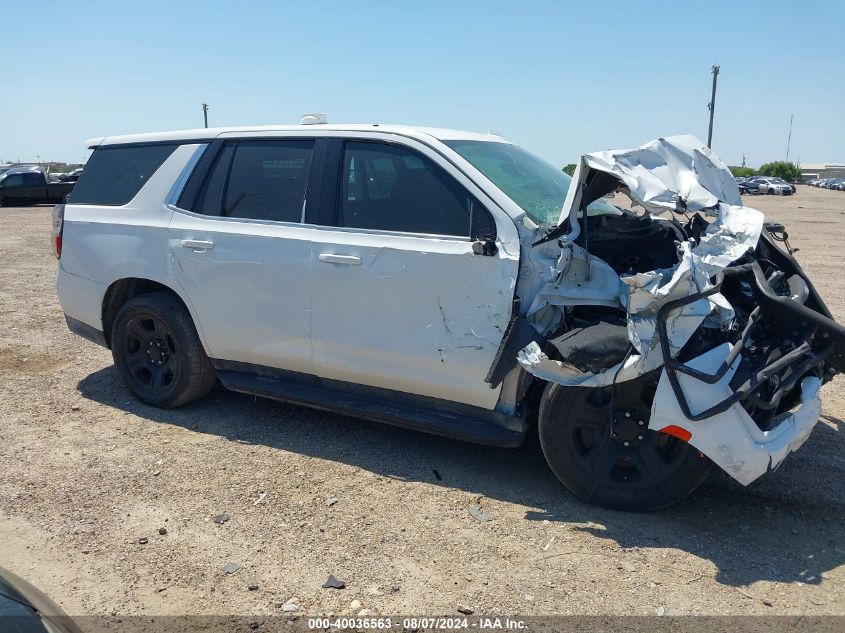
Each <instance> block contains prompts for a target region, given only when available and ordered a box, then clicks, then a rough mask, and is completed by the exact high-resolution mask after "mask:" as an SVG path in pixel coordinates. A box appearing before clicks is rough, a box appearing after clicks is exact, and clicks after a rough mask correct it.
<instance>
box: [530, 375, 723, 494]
mask: <svg viewBox="0 0 845 633" xmlns="http://www.w3.org/2000/svg"><path fill="white" fill-rule="evenodd" d="M656 386H657V376H656V375H654V374H652V375H649V376H644V377H641V378H638V379H635V380H629V381H625V382H622V383H618V384H616V385H614V386H610V387H603V388H586V387H563V386H561V385H556V384H549V385H547V387H546V391H545V392H544V394H543V399H542V402H541V404H540V415H539V421H538V427H539V433H540V444H541V446H542V448H543V453H544V454H545V456H546V460H547V461H548V463H549V466H550V467H551V469H552V471H553V472H554V473H555V475H556V476H557V477H558V479H560V481H561V482H562V483H563V484H564V485H565V486H566V487H567V488H569V489H570V490H571V491H572V492H574V493H575V494H576V495H578V496H579V497H581V498H582V499H585V500H587V501H590V502H593V503H598V504H599V505H603V506H606V507H611V508H618V509H624V510H653V509H656V508H660V507H663V506H667V505H671V504H673V503H676V502H677V501H680V500H681V499H682V498H684V497H685V496H687V495H688V494H689V493H690V492H692V491H693V490H694V489H695V488H696V487H698V485H699V484H701V482H702V481H704V479H705V478H706V476H707V473H708V471H709V468H710V462H709V460H707V459H706V458H705V457H704V456H703V455H701V454H700V453H699V451H698V450H696V449H695V448H694V447H693V446H691V445H690V444H687V443H686V442H685V441H683V440H681V439H679V438H678V437H675V436H673V435H669V434H667V433H661V432H658V431H653V430H650V429H649V428H648V423H649V418H650V416H651V404H652V402H653V400H654V394H655V390H656Z"/></svg>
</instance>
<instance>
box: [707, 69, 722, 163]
mask: <svg viewBox="0 0 845 633" xmlns="http://www.w3.org/2000/svg"><path fill="white" fill-rule="evenodd" d="M711 72H712V73H713V93H712V94H711V95H710V103H708V104H707V109H708V110H710V127H709V128H708V129H707V147H712V146H713V113H714V112H716V78H717V77H718V76H719V67H718V66H713V70H712V71H711Z"/></svg>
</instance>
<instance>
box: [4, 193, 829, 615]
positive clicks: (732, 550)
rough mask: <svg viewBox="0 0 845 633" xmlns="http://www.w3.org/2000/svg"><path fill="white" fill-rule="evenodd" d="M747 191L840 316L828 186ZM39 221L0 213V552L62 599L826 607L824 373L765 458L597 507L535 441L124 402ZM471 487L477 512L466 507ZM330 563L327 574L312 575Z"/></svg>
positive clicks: (396, 610)
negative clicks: (800, 431)
mask: <svg viewBox="0 0 845 633" xmlns="http://www.w3.org/2000/svg"><path fill="white" fill-rule="evenodd" d="M749 204H751V205H752V206H755V207H757V208H759V209H761V210H763V211H765V212H767V213H768V215H769V218H770V219H773V220H778V221H782V222H784V223H785V224H786V225H787V226H788V228H789V231H790V234H791V236H792V242H793V245H794V246H798V247H799V248H800V249H801V252H800V253H799V259H800V260H801V262H802V263H803V264H804V265H805V267H806V268H807V270H808V271H809V273H810V274H811V276H812V277H813V279H814V280H815V281H816V283H817V285H818V286H819V287H820V290H821V291H822V294H823V296H824V297H825V298H826V299H827V301H828V302H829V305H830V307H831V309H832V311H833V312H834V314H835V315H836V316H837V318H839V319H840V320H845V271H843V264H845V248H843V245H842V238H843V228H844V227H845V194H844V193H840V192H835V191H824V190H817V189H813V188H809V187H801V188H800V189H799V191H798V193H797V195H796V196H794V197H789V198H780V197H766V196H760V197H758V198H751V199H750V202H749ZM49 227H50V209H49V208H47V207H39V208H27V209H17V208H5V209H0V437H2V442H0V464H2V470H0V473H2V475H0V562H1V564H2V565H4V566H6V567H8V568H10V569H11V570H13V571H15V572H17V573H19V574H20V575H22V576H24V577H26V578H28V579H30V580H31V581H32V582H33V583H34V584H36V585H37V586H39V587H40V588H42V589H43V590H44V591H45V592H46V593H48V594H49V595H51V596H52V597H53V598H55V599H56V601H57V602H59V603H60V604H61V605H62V606H63V607H64V608H65V609H66V610H67V611H68V612H69V613H71V614H97V615H100V614H102V615H109V614H118V615H126V614H141V613H146V614H181V613H188V614H250V615H262V614H278V613H281V612H282V609H281V604H282V603H284V602H285V601H287V600H289V599H290V600H292V601H293V602H295V603H296V604H298V605H299V613H300V614H303V613H307V614H317V613H327V612H333V613H336V614H337V613H341V612H343V611H346V612H347V613H357V612H358V611H359V610H360V609H366V610H369V611H370V612H371V613H372V614H374V615H375V614H393V615H395V614H414V615H422V614H427V615H432V614H437V613H443V614H455V613H456V608H457V606H458V605H467V606H469V607H471V608H473V609H474V610H475V613H476V614H500V615H503V614H522V615H541V614H570V613H572V614H599V613H600V614H643V615H651V614H655V613H656V612H658V610H659V612H660V613H663V612H665V613H670V614H672V613H681V614H688V613H691V614H701V613H706V614H755V613H756V614H763V613H765V614H804V613H806V614H833V613H835V614H845V530H843V529H842V523H843V521H844V520H845V486H843V478H845V422H843V420H845V396H843V393H842V386H843V384H845V382H843V380H845V379H843V378H841V377H840V378H838V379H837V380H836V381H834V383H833V384H831V385H828V386H826V387H825V389H824V401H825V410H824V418H823V421H822V422H821V423H820V424H819V425H818V427H817V428H816V430H815V431H814V433H813V435H812V436H811V437H810V439H809V440H808V442H807V444H806V445H805V446H804V447H803V449H802V450H801V451H799V452H798V453H796V454H795V455H793V456H792V457H790V458H789V459H788V460H787V462H786V463H785V464H784V465H783V467H782V468H781V469H780V470H778V471H777V472H775V473H771V474H770V475H769V476H767V477H765V478H763V479H762V480H760V481H758V482H756V483H755V484H753V485H752V486H750V487H748V488H742V487H740V486H739V485H737V484H735V483H733V482H732V481H730V480H729V479H728V478H727V477H725V476H722V475H720V474H719V473H715V476H712V477H711V478H710V479H709V481H708V482H707V483H706V484H705V485H704V486H703V487H702V488H701V489H700V490H699V491H698V493H696V494H695V495H693V497H692V498H690V499H688V500H687V501H685V502H684V503H682V504H681V505H679V506H676V507H674V508H671V509H669V510H665V511H661V512H656V513H652V514H643V515H637V514H625V513H618V512H611V511H606V510H601V509H597V508H594V507H590V506H587V505H584V504H582V503H580V502H578V501H576V500H575V499H573V498H572V496H571V495H569V494H568V493H567V492H566V491H565V490H563V489H562V488H561V486H560V485H558V483H557V481H556V480H555V479H554V478H553V476H552V475H551V473H550V472H549V471H548V469H547V468H546V466H545V464H544V463H543V461H542V458H541V456H540V455H539V454H538V451H537V449H536V448H534V447H531V446H529V447H525V448H522V449H517V450H502V449H491V448H485V447H478V446H472V445H466V444H462V443H459V442H453V441H449V440H444V439H439V438H435V437H430V436H426V435H421V434H416V433H412V432H406V431H401V430H396V429H392V428H389V427H385V426H381V425H378V424H375V423H369V422H364V421H360V420H355V419H350V418H346V417H342V416H337V415H331V414H327V413H321V412H315V411H311V410H308V409H302V408H298V407H295V406H289V405H285V404H281V403H276V402H271V401H267V400H258V399H255V398H252V397H247V396H244V395H238V394H234V393H229V392H226V391H223V390H218V391H214V392H212V394H211V395H210V396H208V397H207V398H205V399H204V400H202V401H201V402H198V403H195V404H192V405H190V406H187V407H184V408H182V409H179V410H173V411H161V410H156V409H153V408H150V407H146V406H144V405H141V404H140V403H138V402H137V401H136V400H134V399H133V398H132V397H131V396H130V395H129V393H128V391H127V390H126V389H125V388H124V386H123V385H122V384H121V382H120V380H119V379H118V377H117V375H116V373H115V371H114V370H113V369H112V364H111V356H110V353H109V352H108V351H107V350H105V349H101V348H99V347H96V346H94V345H93V344H90V343H87V342H86V341H84V340H82V339H80V338H77V337H75V336H73V335H71V334H70V333H69V332H68V331H67V328H66V327H65V324H64V321H63V318H62V313H61V310H60V308H59V304H58V301H57V299H56V295H55V289H54V277H55V270H56V260H55V259H54V258H53V256H52V254H51V253H50V248H49V244H48V232H49ZM435 471H436V473H435ZM333 499H336V502H334V503H332V502H331V501H328V500H333ZM479 503H480V505H481V506H482V508H483V509H484V511H485V512H487V513H489V514H491V515H492V517H493V518H492V520H490V521H488V522H484V523H482V522H479V521H478V520H476V519H475V518H473V517H472V516H471V515H470V514H469V512H468V509H469V507H470V506H472V505H474V504H479ZM224 513H225V514H227V515H229V517H230V518H229V520H228V521H227V522H225V523H222V524H218V523H216V522H215V521H214V520H213V518H214V517H215V516H216V515H220V514H224ZM160 528H165V529H166V534H160V533H159V532H160ZM143 539H146V542H145V543H144V544H141V541H142V540H143ZM230 562H235V563H237V564H238V565H240V568H239V569H238V570H237V571H236V572H235V573H232V574H229V575H227V574H225V573H224V571H223V569H224V566H226V565H227V563H230ZM328 574H334V575H335V576H336V577H338V578H340V579H342V580H344V581H345V583H346V588H345V589H343V590H336V589H322V588H321V585H322V583H323V581H324V580H325V579H326V576H327V575H328ZM353 601H358V602H359V603H360V605H359V604H358V603H355V604H354V605H352V606H350V603H352V602H353Z"/></svg>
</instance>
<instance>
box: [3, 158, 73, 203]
mask: <svg viewBox="0 0 845 633" xmlns="http://www.w3.org/2000/svg"><path fill="white" fill-rule="evenodd" d="M74 185H75V183H72V182H49V180H48V178H47V173H46V172H45V171H44V169H43V168H42V167H38V166H34V167H13V168H12V169H9V170H8V171H6V172H4V173H3V174H0V207H1V206H4V205H29V204H44V203H52V204H56V203H59V202H64V201H65V200H66V199H67V195H68V194H69V193H70V192H71V191H73V187H74Z"/></svg>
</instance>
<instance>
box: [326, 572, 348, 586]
mask: <svg viewBox="0 0 845 633" xmlns="http://www.w3.org/2000/svg"><path fill="white" fill-rule="evenodd" d="M345 588H346V583H345V582H343V581H342V580H338V579H337V578H335V577H334V576H333V575H331V574H329V577H328V578H326V582H324V583H323V589H345Z"/></svg>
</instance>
